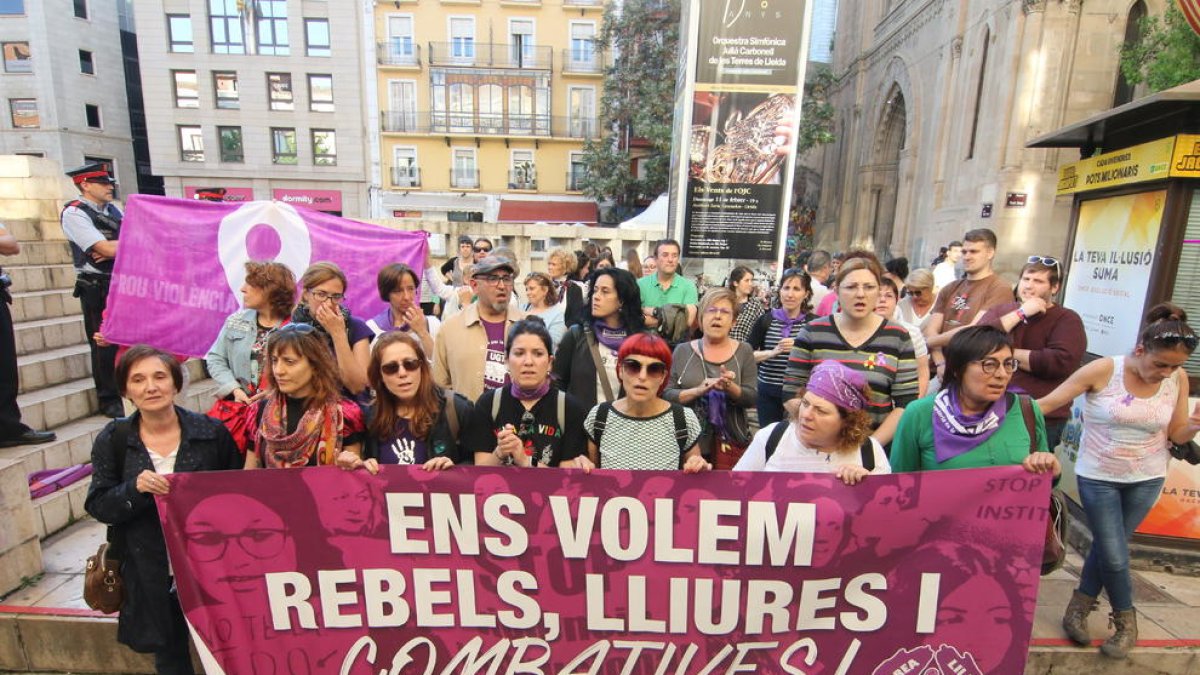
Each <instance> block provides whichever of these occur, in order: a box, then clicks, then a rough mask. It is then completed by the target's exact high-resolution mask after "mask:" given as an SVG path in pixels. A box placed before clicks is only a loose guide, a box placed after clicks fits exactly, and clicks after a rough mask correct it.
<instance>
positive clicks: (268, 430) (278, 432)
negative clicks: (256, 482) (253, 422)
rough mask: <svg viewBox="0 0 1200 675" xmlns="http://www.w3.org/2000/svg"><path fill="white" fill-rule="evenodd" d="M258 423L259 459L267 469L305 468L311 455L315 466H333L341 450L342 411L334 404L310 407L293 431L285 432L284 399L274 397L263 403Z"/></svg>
mask: <svg viewBox="0 0 1200 675" xmlns="http://www.w3.org/2000/svg"><path fill="white" fill-rule="evenodd" d="M263 405H264V406H266V410H264V411H263V415H262V422H261V423H260V424H259V427H258V436H259V438H260V439H261V441H262V443H261V447H260V451H259V452H260V455H261V456H262V458H263V461H264V463H265V464H266V466H268V467H272V468H276V469H283V468H292V467H299V466H307V465H308V461H309V459H310V458H311V457H312V455H313V453H314V452H316V453H317V464H318V465H319V466H328V465H331V464H333V459H334V457H336V456H337V453H338V451H339V450H341V446H342V436H341V431H342V424H343V419H342V408H341V406H340V405H338V402H337V400H336V399H335V400H333V401H329V402H327V403H325V404H323V405H319V406H314V407H310V408H308V409H307V410H305V411H304V415H302V416H301V417H300V421H299V423H297V424H296V431H294V432H292V433H291V434H290V435H289V434H288V432H287V396H284V395H283V394H279V393H276V394H275V395H274V396H272V397H270V398H269V399H267V400H266V401H264V402H263Z"/></svg>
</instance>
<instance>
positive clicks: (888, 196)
mask: <svg viewBox="0 0 1200 675" xmlns="http://www.w3.org/2000/svg"><path fill="white" fill-rule="evenodd" d="M907 127H908V111H907V108H906V107H905V101H904V94H903V92H901V91H900V87H899V85H892V88H891V90H890V91H889V93H888V96H887V98H886V99H884V104H883V111H882V113H881V114H880V117H879V128H878V129H879V130H878V133H877V134H876V137H875V152H874V155H875V160H874V162H872V163H873V164H874V165H875V167H874V168H875V171H874V173H875V184H874V186H873V187H872V190H871V192H872V195H871V197H872V202H873V203H872V209H871V211H872V218H871V221H870V222H871V233H872V235H873V238H874V240H875V246H876V248H878V249H880V250H884V251H887V250H890V249H891V247H892V235H893V233H894V231H895V226H896V197H897V195H898V193H899V189H900V153H901V151H902V150H904V146H905V139H906V138H907Z"/></svg>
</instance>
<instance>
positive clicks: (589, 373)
mask: <svg viewBox="0 0 1200 675" xmlns="http://www.w3.org/2000/svg"><path fill="white" fill-rule="evenodd" d="M587 307H588V310H587V311H585V312H584V316H583V317H580V318H581V319H582V321H581V322H580V323H579V324H576V325H574V326H571V329H570V330H568V331H567V332H566V333H564V334H563V339H562V341H561V342H559V345H558V349H557V350H556V351H555V352H554V354H555V358H554V377H555V379H556V380H557V381H558V386H559V387H561V388H562V390H563V391H565V392H567V393H568V394H571V395H572V396H574V397H575V398H576V399H578V400H579V402H580V404H582V405H583V406H584V407H585V408H588V409H591V407H592V406H594V405H596V403H597V402H598V401H608V402H612V401H614V400H616V398H617V397H618V396H620V394H621V382H620V381H619V380H618V379H617V350H619V349H620V348H621V342H622V341H623V340H624V339H625V338H626V337H628V336H630V335H633V334H634V333H637V332H638V331H640V330H642V328H644V327H645V319H644V315H643V314H642V295H641V293H640V292H638V285H637V279H635V278H634V277H633V275H632V274H630V273H629V272H626V271H625V270H622V269H617V268H613V267H610V268H606V269H602V270H597V271H596V274H595V276H594V277H592V288H591V292H590V293H588V299H587Z"/></svg>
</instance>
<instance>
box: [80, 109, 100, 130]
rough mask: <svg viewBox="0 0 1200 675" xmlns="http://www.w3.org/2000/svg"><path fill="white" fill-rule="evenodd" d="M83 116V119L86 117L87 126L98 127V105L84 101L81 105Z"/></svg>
mask: <svg viewBox="0 0 1200 675" xmlns="http://www.w3.org/2000/svg"><path fill="white" fill-rule="evenodd" d="M83 116H84V118H85V119H87V125H88V127H89V128H92V129H99V128H100V106H98V105H96V104H94V103H85V104H84V105H83Z"/></svg>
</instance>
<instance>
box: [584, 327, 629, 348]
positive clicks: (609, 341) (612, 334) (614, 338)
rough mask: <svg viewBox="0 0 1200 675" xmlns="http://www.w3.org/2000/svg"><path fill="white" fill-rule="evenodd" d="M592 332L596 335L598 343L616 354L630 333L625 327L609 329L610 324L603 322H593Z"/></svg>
mask: <svg viewBox="0 0 1200 675" xmlns="http://www.w3.org/2000/svg"><path fill="white" fill-rule="evenodd" d="M592 332H593V333H595V334H596V341H597V342H599V343H600V344H602V345H604V346H605V347H608V348H609V349H611V350H613V351H614V352H615V351H617V350H619V349H620V348H621V343H622V342H624V341H625V338H626V337H628V335H629V333H628V331H626V330H625V328H624V327H621V328H609V327H608V324H606V323H604V322H603V321H593V322H592Z"/></svg>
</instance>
